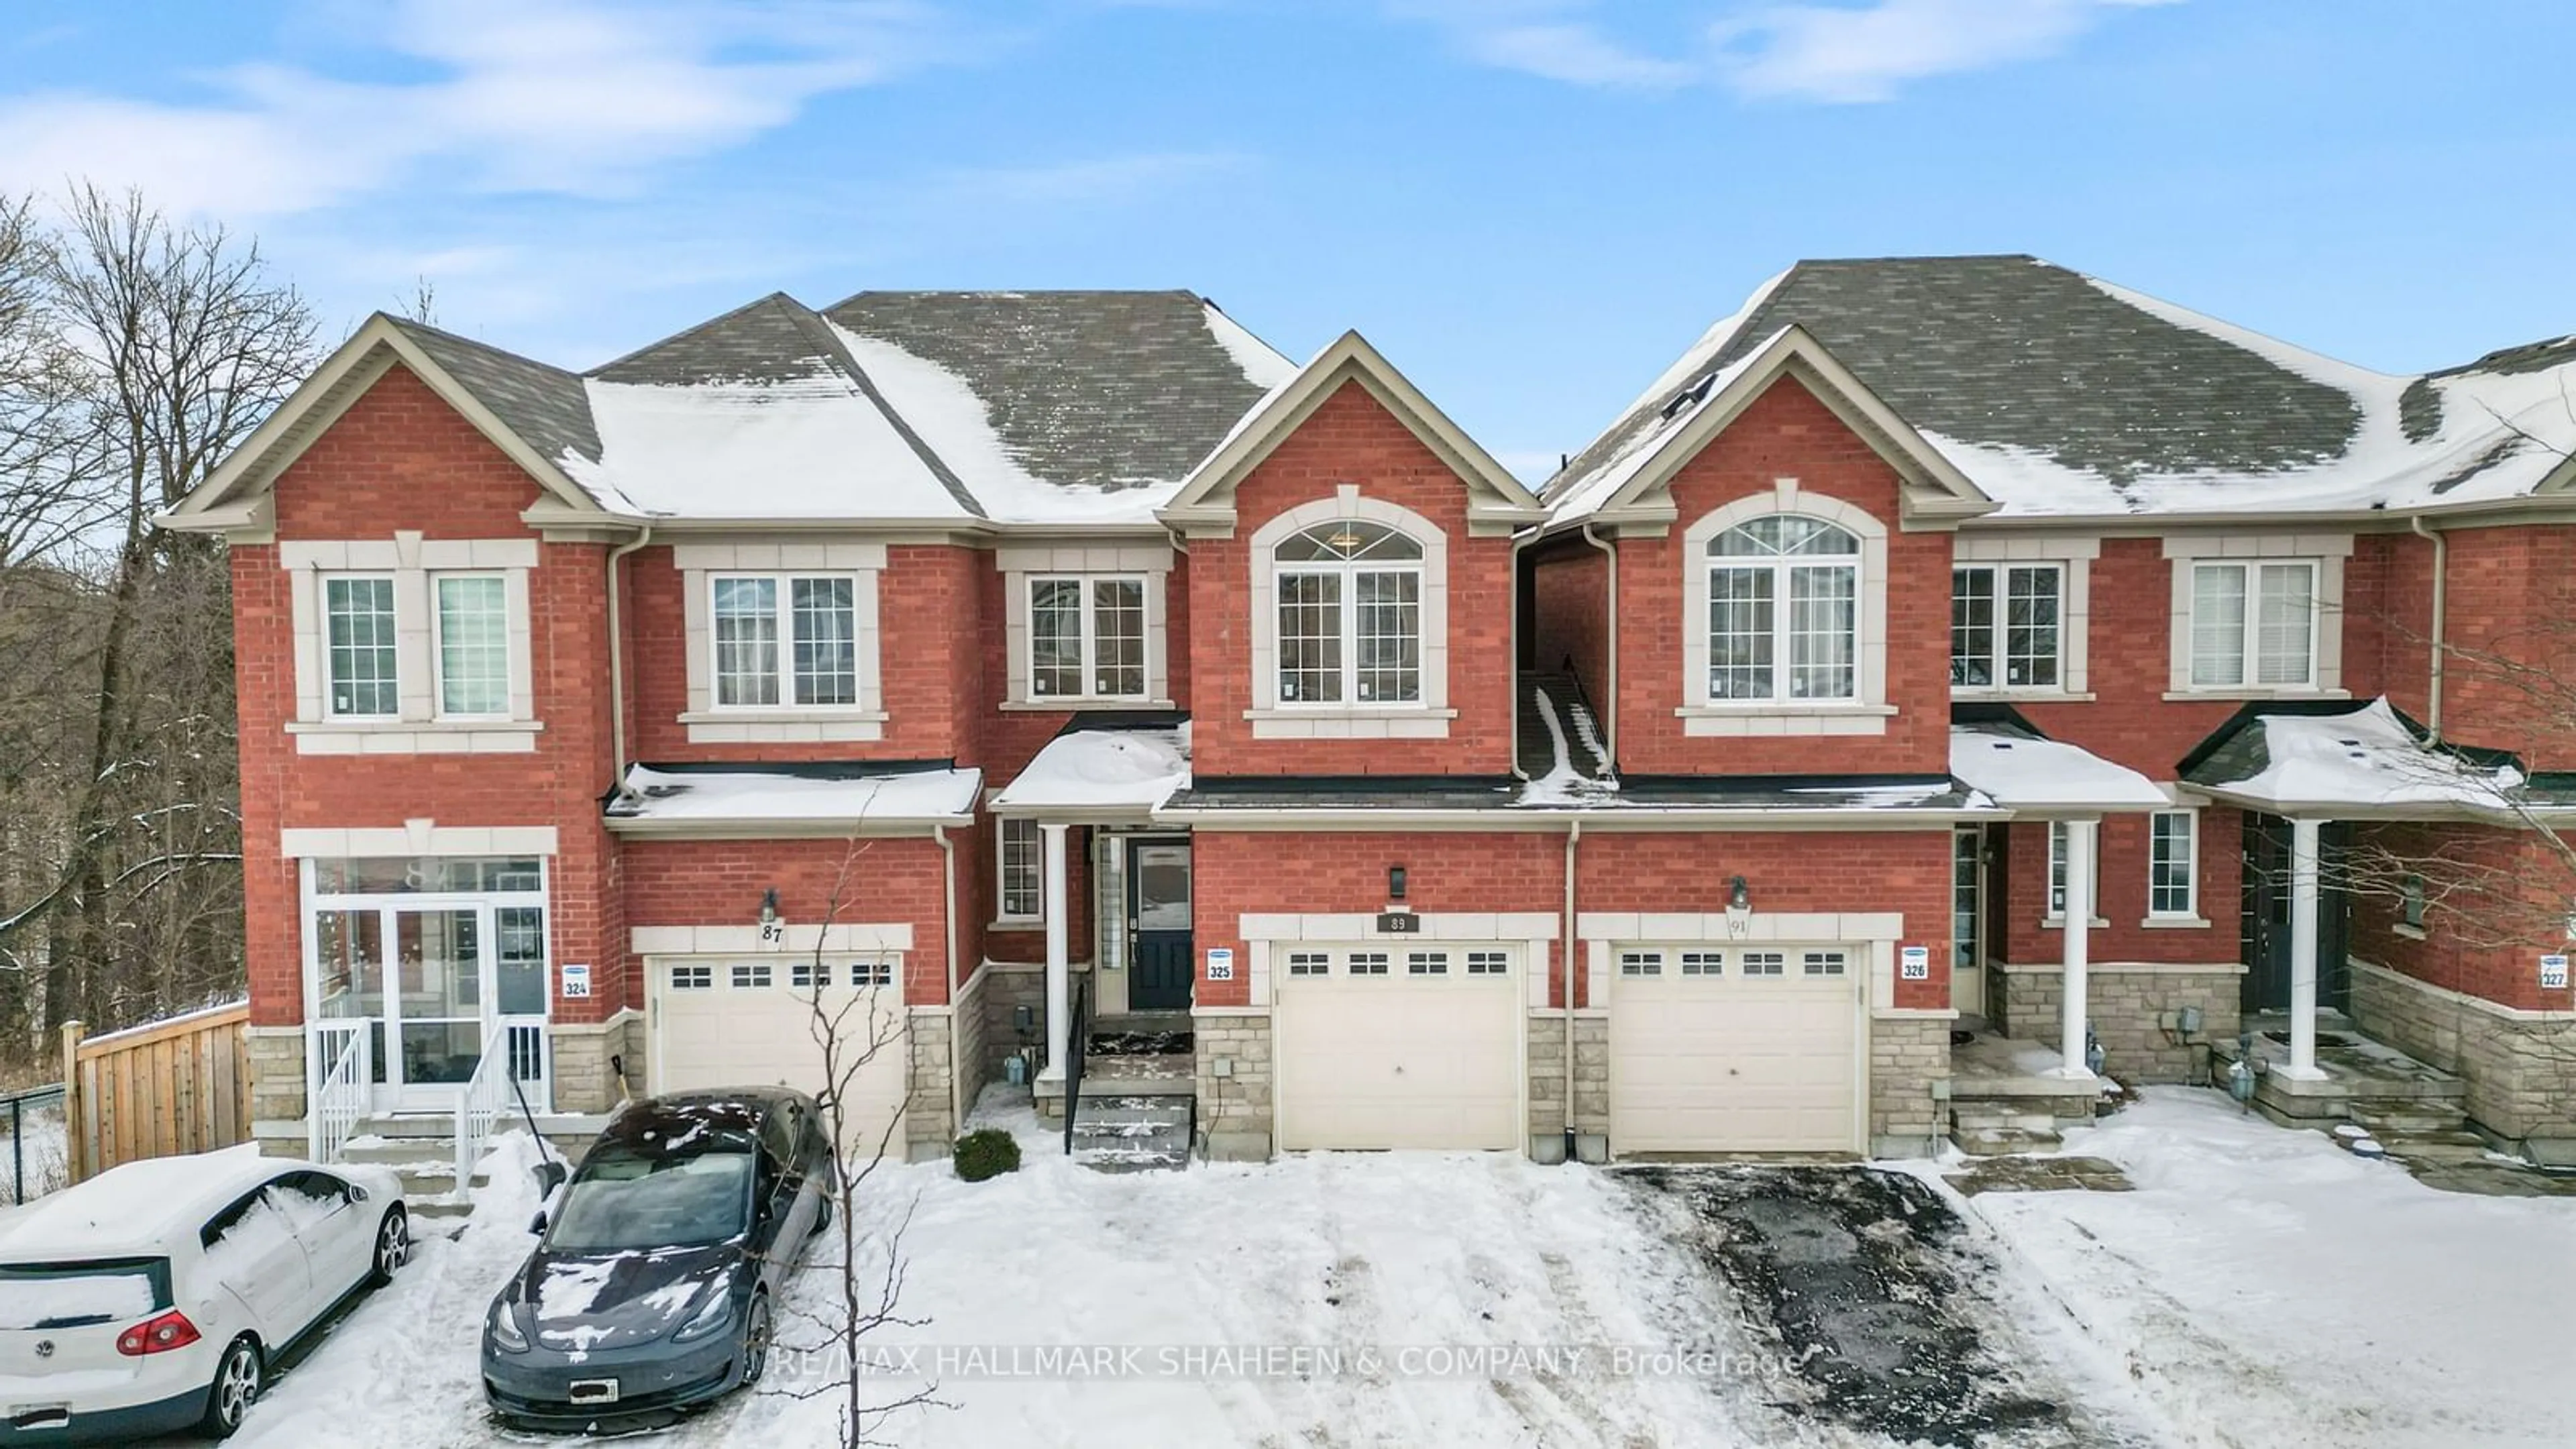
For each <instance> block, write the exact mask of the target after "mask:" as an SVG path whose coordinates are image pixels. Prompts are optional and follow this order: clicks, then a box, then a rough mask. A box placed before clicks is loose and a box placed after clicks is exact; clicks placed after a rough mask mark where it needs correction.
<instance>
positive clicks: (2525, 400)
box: [1546, 255, 2576, 517]
mask: <svg viewBox="0 0 2576 1449" xmlns="http://www.w3.org/2000/svg"><path fill="white" fill-rule="evenodd" d="M1790 326H1797V327H1800V328H1803V329H1805V330H1806V331H1807V332H1809V333H1810V334H1812V335H1813V336H1814V337H1815V338H1816V339H1817V340H1818V341H1819V342H1821V343H1822V345H1823V346H1824V347H1825V348H1826V349H1827V350H1828V351H1829V352H1830V353H1831V354H1832V355H1833V356H1834V357H1836V358H1838V359H1839V360H1840V361H1841V362H1842V363H1843V364H1844V365H1845V366H1847V367H1848V368H1849V369H1850V370H1851V371H1852V372H1853V374H1855V375H1856V376H1857V377H1859V378H1860V380H1861V381H1862V382H1863V383H1865V384H1866V385H1867V386H1868V388H1869V389H1870V391H1871V392H1873V393H1875V394H1876V395H1877V396H1878V397H1880V398H1881V399H1883V400H1884V401H1885V402H1886V404H1887V405H1888V406H1889V407H1890V408H1892V409H1893V410H1894V411H1895V412H1897V413H1898V414H1899V415H1901V416H1902V417H1904V418H1905V419H1906V421H1907V422H1908V423H1910V424H1911V425H1912V426H1913V428H1914V429H1915V430H1916V431H1917V432H1918V433H1919V434H1920V435H1921V436H1922V437H1923V438H1924V439H1925V440H1926V441H1927V442H1928V443H1930V444H1931V446H1933V447H1934V448H1936V449H1938V450H1939V451H1940V452H1941V453H1942V454H1943V455H1944V456H1945V457H1947V458H1948V459H1949V460H1950V461H1951V462H1952V463H1953V464H1954V465H1956V467H1957V468H1958V469H1959V470H1960V471H1961V472H1962V473H1964V474H1965V475H1966V476H1967V477H1968V478H1969V479H1971V480H1972V481H1973V482H1974V483H1975V484H1976V486H1977V487H1978V488H1979V489H1981V490H1982V491H1984V492H1985V493H1987V494H1988V495H1990V496H1992V497H1993V498H1994V499H1995V500H1996V501H1997V503H1998V505H1999V507H1998V509H1997V513H1998V516H2003V517H2013V516H2078V517H2097V516H2111V517H2116V516H2124V515H2134V514H2144V513H2167V514H2170V513H2186V514H2218V515H2225V514H2231V513H2238V514H2241V513H2254V512H2267V513H2268V512H2297V511H2308V510H2337V509H2367V508H2379V507H2384V508H2420V507H2432V506H2439V505H2442V504H2444V503H2459V502H2470V501H2492V500H2495V499H2499V498H2508V497H2515V496H2521V495H2525V494H2529V493H2532V492H2534V491H2537V490H2540V489H2542V488H2544V487H2552V488H2554V487H2556V486H2559V485H2560V484H2562V483H2563V481H2564V478H2563V475H2564V474H2565V473H2566V472H2567V471H2569V470H2568V469H2567V467H2566V466H2565V463H2564V460H2565V459H2566V458H2567V457H2568V456H2569V454H2570V453H2571V452H2576V408H2571V407H2569V406H2567V405H2566V403H2565V392H2566V389H2567V387H2568V386H2569V385H2570V379H2571V378H2576V344H2570V343H2568V342H2567V341H2565V340H2561V341H2560V342H2557V343H2546V344H2538V345H2535V346H2534V347H2531V348H2522V349H2515V350H2513V351H2512V352H2510V353H2506V354H2496V355H2493V356H2491V357H2489V358H2486V359H2481V360H2480V361H2479V362H2478V363H2474V364H2471V365H2470V366H2468V367H2466V368H2459V369H2452V370H2449V371H2446V372H2442V373H2434V374H2428V375H2426V376H2424V377H2419V378H2413V379H2409V378H2401V377H2391V376H2388V375H2385V374H2381V373H2375V372H2371V371H2369V370H2368V369H2365V368H2359V367H2354V366H2352V365H2350V364H2347V363H2342V362H2338V361H2336V360H2334V359H2332V358H2329V357H2325V356H2323V355H2321V354H2318V353H2314V352H2310V351H2307V350H2305V349H2302V348H2298V347H2294V346H2291V345H2289V344H2287V343H2284V342H2280V341H2278V340H2276V339H2273V338H2270V337H2266V336H2263V335H2262V334H2260V333H2256V332H2252V331H2249V330H2247V329H2245V328H2241V327H2236V326H2234V325H2232V324H2229V323H2226V322H2223V321H2220V320H2218V319H2216V318H2213V317H2208V316H2204V315H2202V314H2200V313H2197V312H2193V311H2190V310H2188V309H2186V308H2182V307H2177V306H2174V305H2172V304H2171V303H2167V302H2164V301H2161V300H2158V299H2156V298H2154V297H2150V296H2147V295H2145V294H2143V293H2139V292H2134V291H2131V290H2129V289H2127V288H2123V287H2119V286H2116V285H2114V284H2112V283H2109V282H2106V281H2102V280H2100V279H2098V278H2094V277H2089V276H2086V275H2084V274H2082V273H2079V272H2075V271H2071V270H2069V269H2067V268H2064V267H2060V266H2055V265H2052V264H2050V263H2048V262H2044V261H2041V260H2039V259H2038V258H2035V257H2029V256H2018V255H2015V256H1968V257H1896V258H1876V259H1863V260H1844V261H1807V262H1800V263H1798V264H1797V265H1796V266H1794V267H1792V268H1790V269H1789V270H1788V271H1786V272H1784V273H1782V274H1781V275H1779V276H1777V277H1774V278H1773V279H1771V280H1770V281H1769V282H1766V283H1765V284H1763V286H1762V287H1761V288H1759V289H1757V290H1756V292H1755V293H1754V294H1753V296H1752V297H1751V299H1749V300H1748V302H1747V303H1746V305H1745V306H1744V308H1743V309H1742V310H1740V311H1739V312H1737V313H1736V314H1735V315H1734V316H1732V317H1729V318H1726V319H1725V320H1723V321H1721V322H1719V323H1718V324H1717V325H1716V326H1714V327H1712V328H1710V329H1709V331H1708V332H1707V333H1706V334H1704V335H1703V336H1702V337H1701V338H1700V340H1699V341H1698V342H1697V343H1696V344H1694V345H1693V346H1692V347H1691V349H1690V350H1689V351H1688V352H1687V353H1685V354H1684V355H1683V357H1682V358H1681V359H1680V360H1679V361H1678V362H1676V363H1675V364H1674V365H1673V367H1671V368H1669V369H1667V370H1666V372H1665V373H1664V375H1663V376H1662V377H1659V378H1658V379H1657V380H1656V382H1655V384H1654V385H1653V386H1651V387H1649V388H1648V389H1647V391H1646V393H1645V394H1644V395H1642V396H1641V397H1640V398H1639V399H1638V400H1637V402H1636V403H1634V404H1632V405H1631V406H1630V408H1629V409H1628V410H1627V411H1626V412H1625V413H1624V414H1623V415H1622V416H1621V417H1620V419H1619V420H1618V421H1617V422H1615V423H1613V424H1612V426H1611V427H1610V428H1609V429H1608V430H1606V431H1605V432H1604V433H1603V434H1602V435H1601V436H1600V437H1599V438H1597V439H1595V440H1594V442H1593V443H1592V444H1591V445H1590V446H1589V447H1587V448H1586V449H1585V450H1584V452H1583V453H1582V454H1581V455H1579V456H1577V457H1576V458H1575V459H1573V460H1572V462H1571V463H1570V464H1569V465H1568V466H1567V468H1565V469H1564V470H1563V471H1562V472H1561V473H1560V474H1559V478H1558V481H1556V482H1554V483H1551V484H1550V486H1549V488H1548V489H1547V490H1546V491H1547V494H1548V496H1549V497H1550V498H1551V499H1552V500H1562V499H1563V498H1564V497H1565V496H1566V493H1567V492H1568V491H1570V489H1571V488H1572V487H1574V486H1578V485H1579V483H1580V481H1581V480H1582V479H1584V478H1585V477H1587V476H1589V475H1590V474H1592V473H1594V472H1597V471H1598V469H1599V468H1600V467H1601V466H1602V464H1603V462H1604V460H1605V459H1606V458H1608V457H1611V456H1614V455H1617V454H1620V453H1622V452H1623V451H1625V450H1627V449H1628V448H1630V447H1631V446H1632V445H1633V443H1634V440H1635V439H1636V437H1637V436H1638V435H1639V434H1640V433H1642V432H1645V431H1646V430H1648V429H1650V428H1651V427H1652V426H1653V424H1654V423H1655V421H1656V419H1657V417H1658V416H1659V415H1660V413H1661V411H1662V410H1663V409H1664V408H1665V407H1667V406H1668V405H1670V403H1671V402H1672V401H1673V399H1675V398H1676V397H1678V396H1680V395H1681V394H1683V393H1684V392H1686V391H1688V390H1690V389H1691V388H1693V387H1696V386H1698V385H1700V384H1701V383H1703V382H1704V381H1705V379H1707V378H1708V377H1709V376H1711V375H1713V374H1716V373H1719V372H1721V371H1723V370H1724V369H1726V368H1728V367H1730V366H1732V365H1733V364H1735V363H1736V362H1738V361H1740V360H1741V359H1743V358H1744V357H1745V356H1747V355H1748V354H1749V353H1751V352H1752V351H1753V350H1755V349H1757V348H1759V347H1760V346H1761V345H1762V344H1763V342H1764V340H1765V339H1767V338H1769V337H1771V336H1773V335H1775V334H1776V333H1778V332H1779V331H1780V330H1781V329H1783V328H1786V327H1790ZM2526 434H2528V435H2530V436H2526Z"/></svg>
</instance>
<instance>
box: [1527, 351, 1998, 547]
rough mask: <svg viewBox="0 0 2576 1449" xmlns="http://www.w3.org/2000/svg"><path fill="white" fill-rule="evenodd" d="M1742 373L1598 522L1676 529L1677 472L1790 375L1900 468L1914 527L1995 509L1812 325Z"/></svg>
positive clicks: (1606, 506) (1662, 448) (1905, 513)
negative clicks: (1839, 357) (1673, 491)
mask: <svg viewBox="0 0 2576 1449" xmlns="http://www.w3.org/2000/svg"><path fill="white" fill-rule="evenodd" d="M1734 371H1735V376H1734V377H1733V378H1732V379H1730V380H1729V381H1728V382H1727V384H1726V386H1725V387H1724V388H1722V389H1720V390H1719V392H1718V393H1717V395H1716V396H1715V397H1712V398H1710V399H1709V400H1708V401H1707V403H1705V404H1704V405H1702V406H1701V408H1700V410H1699V414H1698V416H1696V417H1694V418H1692V419H1691V420H1690V422H1689V423H1688V424H1686V425H1684V426H1683V427H1681V428H1678V429H1676V430H1674V432H1673V433H1672V435H1671V436H1669V437H1667V438H1665V439H1664V440H1663V441H1662V442H1660V443H1658V444H1656V445H1655V447H1654V451H1653V454H1652V455H1651V456H1650V457H1649V458H1648V460H1647V461H1646V463H1645V465H1644V466H1643V467H1640V468H1639V469H1638V470H1637V471H1636V473H1635V475H1634V476H1632V477H1631V478H1629V480H1628V481H1627V482H1626V483H1624V484H1621V485H1620V487H1619V490H1618V491H1617V492H1615V493H1613V494H1611V495H1610V496H1609V497H1608V498H1606V499H1604V500H1602V502H1601V504H1600V505H1599V506H1598V507H1596V508H1595V509H1593V510H1592V512H1591V513H1590V514H1588V515H1586V517H1588V518H1589V519H1590V520H1591V521H1593V522H1597V523H1621V522H1637V523H1644V524H1649V525H1656V526H1662V525H1669V524H1671V523H1672V522H1673V521H1674V518H1675V510H1674V508H1673V504H1672V497H1671V492H1670V484H1671V483H1672V480H1673V475H1675V474H1676V473H1679V472H1680V471H1681V469H1682V465H1684V464H1685V463H1688V462H1689V461H1690V460H1691V459H1692V458H1694V457H1697V456H1698V455H1699V451H1700V449H1702V448H1704V447H1706V446H1707V445H1708V444H1709V442H1710V441H1711V440H1712V439H1714V438H1716V437H1717V436H1718V435H1719V434H1720V433H1723V432H1725V431H1726V429H1727V428H1728V427H1729V426H1731V425H1732V424H1733V423H1734V422H1735V420H1736V419H1737V418H1738V417H1741V416H1742V415H1743V414H1744V411H1745V409H1747V408H1749V407H1751V406H1752V405H1753V403H1754V402H1755V400H1757V399H1759V398H1760V397H1761V396H1762V395H1763V394H1764V393H1766V392H1768V391H1770V390H1771V386H1772V384H1774V383H1776V382H1778V381H1779V380H1780V379H1782V378H1783V377H1792V378H1796V379H1797V380H1798V381H1799V382H1800V383H1801V384H1803V385H1804V386H1805V387H1806V388H1807V390H1808V391H1809V392H1811V393H1814V394H1815V395H1816V398H1817V399H1818V400H1819V401H1821V402H1822V403H1824V405H1825V406H1826V407H1827V408H1829V409H1831V410H1832V412H1833V414H1834V416H1836V417H1838V418H1840V419H1841V420H1842V421H1843V425H1844V426H1846V427H1848V428H1850V429H1851V430H1852V431H1853V432H1854V433H1857V434H1859V435H1860V437H1861V439H1862V441H1864V442H1866V443H1868V444H1869V445H1870V449H1871V451H1873V452H1875V453H1877V454H1878V456H1879V457H1880V458H1881V459H1883V460H1885V461H1886V463H1887V464H1888V466H1889V467H1891V468H1894V469H1895V470H1896V472H1897V476H1898V478H1899V480H1900V481H1901V483H1902V486H1901V487H1900V488H1899V490H1898V493H1899V505H1900V513H1901V515H1902V519H1903V522H1904V524H1905V525H1906V526H1909V527H1912V526H1922V527H1929V528H1946V527H1956V526H1957V524H1958V522H1959V520H1961V519H1966V518H1976V517H1981V516H1983V515H1985V514H1988V513H1992V512H1993V511H1994V510H1995V506H1996V505H1995V502H1994V500H1993V499H1991V498H1989V497H1987V496H1986V494H1985V492H1984V490H1982V489H1980V488H1978V487H1977V485H1976V484H1975V483H1973V482H1971V481H1970V480H1969V478H1968V475H1967V474H1965V473H1963V472H1960V471H1959V468H1958V465H1957V464H1955V463H1952V462H1951V461H1950V460H1949V459H1948V458H1946V457H1944V456H1942V454H1941V451H1940V450H1939V449H1937V448H1935V447H1933V446H1932V445H1931V444H1930V443H1929V442H1927V441H1925V439H1924V437H1923V435H1922V434H1921V433H1918V432H1916V431H1915V430H1914V425H1913V424H1911V423H1908V422H1907V421H1905V419H1904V418H1903V417H1901V416H1899V415H1898V414H1897V412H1896V410H1895V409H1894V408H1891V407H1889V406H1888V405H1887V404H1886V403H1885V402H1884V401H1882V400H1881V399H1880V398H1879V396H1878V394H1876V393H1874V392H1872V391H1870V389H1869V386H1868V385H1867V384H1866V383H1863V382H1862V381H1861V380H1860V379H1859V378H1858V377H1856V376H1854V375H1853V373H1852V371H1851V369H1849V368H1847V367H1845V366H1843V365H1842V363H1840V362H1838V361H1836V360H1835V358H1834V356H1833V354H1832V353H1830V352H1827V351H1826V350H1825V346H1824V344H1823V343H1821V342H1818V341H1817V340H1816V339H1815V336H1814V335H1813V334H1812V333H1809V332H1808V331H1807V330H1806V329H1805V328H1803V327H1797V326H1791V327H1785V328H1783V329H1781V331H1780V332H1779V333H1778V335H1776V336H1774V337H1773V338H1772V339H1771V340H1770V341H1769V342H1766V343H1764V344H1763V345H1762V347H1761V348H1760V349H1758V350H1757V351H1755V352H1754V354H1753V355H1752V356H1751V357H1749V358H1747V359H1745V361H1744V363H1743V364H1741V365H1740V366H1738V367H1737V368H1735V369H1734ZM1581 521H1583V520H1582V519H1573V518H1569V519H1565V520H1562V522H1565V523H1578V522H1581Z"/></svg>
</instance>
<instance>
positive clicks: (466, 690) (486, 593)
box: [430, 573, 510, 719]
mask: <svg viewBox="0 0 2576 1449" xmlns="http://www.w3.org/2000/svg"><path fill="white" fill-rule="evenodd" d="M430 591H431V593H432V595H433V596H434V598H435V600H436V603H437V608H436V609H435V610H434V611H433V613H432V621H433V627H435V628H436V629H437V631H438V638H437V640H436V641H435V646H436V647H435V648H434V649H433V651H432V655H433V657H434V658H436V659H437V661H438V713H439V715H440V716H441V717H442V718H446V719H505V718H507V717H508V716H509V713H510V590H509V580H508V579H507V578H506V577H504V576H503V575H501V574H497V573H490V574H485V573H475V574H432V575H431V576H430Z"/></svg>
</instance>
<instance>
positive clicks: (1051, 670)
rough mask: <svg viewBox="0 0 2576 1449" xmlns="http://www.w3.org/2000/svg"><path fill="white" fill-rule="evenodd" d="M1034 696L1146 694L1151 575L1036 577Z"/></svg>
mask: <svg viewBox="0 0 2576 1449" xmlns="http://www.w3.org/2000/svg"><path fill="white" fill-rule="evenodd" d="M1028 602H1029V678H1028V690H1029V697H1030V698H1031V699H1143V698H1144V697H1145V580H1144V579H1143V578H1141V577H1133V576H1130V577H1106V578H1104V577H1094V576H1066V575H1038V576H1033V577H1031V578H1030V579H1029V599H1028Z"/></svg>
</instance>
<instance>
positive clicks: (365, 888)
mask: <svg viewBox="0 0 2576 1449" xmlns="http://www.w3.org/2000/svg"><path fill="white" fill-rule="evenodd" d="M304 889H305V902H306V909H305V931H304V948H305V963H304V964H305V982H306V993H307V995H306V1008H307V1010H308V1012H309V1016H308V1019H309V1020H311V1021H313V1022H316V1023H318V1024H323V1025H326V1026H327V1025H329V1024H332V1023H338V1022H349V1021H357V1022H363V1023H365V1026H364V1028H363V1036H364V1039H365V1042H366V1048H365V1049H366V1051H367V1052H368V1054H369V1057H370V1062H369V1066H368V1080H369V1081H370V1082H372V1083H373V1087H374V1091H373V1098H374V1107H375V1110H377V1111H380V1112H402V1111H444V1110H448V1109H450V1108H452V1107H453V1106H454V1104H455V1101H456V1093H457V1090H458V1089H459V1088H462V1087H463V1086H465V1085H466V1084H467V1083H468V1082H471V1081H472V1080H473V1079H474V1075H475V1071H476V1068H477V1067H479V1066H480V1065H481V1064H482V1059H483V1055H484V1052H485V1050H486V1047H487V1045H489V1046H492V1047H493V1048H494V1049H496V1050H497V1049H506V1050H507V1052H508V1053H509V1059H508V1061H507V1062H506V1063H495V1064H494V1067H495V1069H496V1070H497V1069H499V1068H500V1067H502V1066H504V1065H506V1066H507V1068H508V1070H509V1071H510V1073H511V1074H512V1075H513V1076H515V1077H516V1078H518V1079H519V1081H520V1082H521V1083H523V1084H524V1085H525V1088H526V1091H527V1096H528V1104H529V1106H530V1107H531V1108H533V1109H536V1110H539V1111H542V1110H545V1109H546V1107H547V1095H548V1094H547V1091H546V1078H547V1075H548V1073H547V1067H546V1030H545V1025H546V1009H547V1002H548V999H549V995H550V992H549V990H548V987H549V979H548V976H549V974H548V971H547V951H546V913H545V900H546V897H545V877H544V869H543V866H542V863H541V862H540V861H539V860H537V859H535V858H533V857H531V858H525V859H513V858H501V859H486V858H481V857H431V858H426V859H419V860H315V861H311V862H308V864H307V870H306V875H305V887H304ZM326 1065H327V1064H326Z"/></svg>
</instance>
